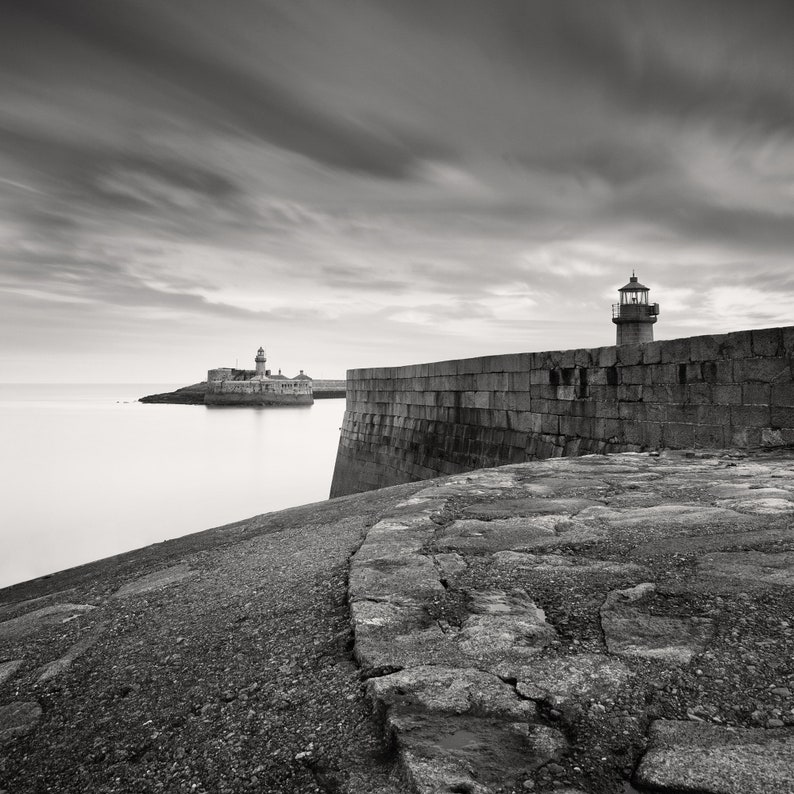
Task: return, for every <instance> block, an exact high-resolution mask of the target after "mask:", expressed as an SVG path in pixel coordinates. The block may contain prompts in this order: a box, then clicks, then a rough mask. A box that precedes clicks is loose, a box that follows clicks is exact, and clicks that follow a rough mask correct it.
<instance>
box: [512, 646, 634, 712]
mask: <svg viewBox="0 0 794 794" xmlns="http://www.w3.org/2000/svg"><path fill="white" fill-rule="evenodd" d="M633 676H634V673H633V672H632V671H631V670H629V668H628V667H626V665H625V664H623V662H621V661H620V660H619V659H611V658H609V657H608V656H602V655H600V654H589V653H582V654H577V655H570V656H563V657H554V658H549V659H538V660H537V661H535V662H530V663H529V664H526V665H523V666H522V667H521V668H520V669H519V670H518V672H517V674H516V679H517V683H516V690H517V691H518V693H519V694H520V695H523V696H524V697H527V698H531V699H532V700H543V701H546V702H547V703H549V704H550V705H552V706H561V705H564V704H566V703H568V702H570V701H573V700H577V699H584V700H586V699H592V700H601V699H602V698H606V697H611V696H613V695H614V694H615V692H617V691H618V690H620V688H621V687H623V686H624V685H625V684H626V682H627V681H629V679H631V678H632V677H633Z"/></svg>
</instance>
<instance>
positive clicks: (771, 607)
mask: <svg viewBox="0 0 794 794" xmlns="http://www.w3.org/2000/svg"><path fill="white" fill-rule="evenodd" d="M793 651H794V454H791V453H789V452H777V453H773V452H770V453H764V454H756V455H752V454H744V453H738V452H731V451H726V452H713V453H697V454H696V455H695V454H693V453H688V454H687V453H665V452H663V453H661V454H656V453H650V454H645V453H643V454H639V453H629V454H621V455H610V456H586V457H581V458H565V459H555V460H546V461H538V462H534V463H523V464H516V465H509V466H504V467H500V468H497V469H483V470H478V471H474V472H470V473H467V474H461V475H455V476H452V477H446V478H439V479H436V480H432V481H426V482H420V483H413V484H409V485H401V486H395V487H392V488H386V489H382V490H380V491H373V492H369V493H366V494H360V495H355V496H347V497H342V498H339V499H334V500H330V501H328V502H322V503H317V504H314V505H307V506H304V507H299V508H293V509H291V510H285V511H281V512H278V513H271V514H268V515H263V516H257V517H255V518H251V519H248V520H246V521H241V522H239V523H236V524H232V525H229V526H226V527H220V528H217V529H213V530H209V531H206V532H203V533H198V534H195V535H190V536H187V537H184V538H180V539H177V540H173V541H169V542H166V543H163V544H159V545H156V546H152V547H148V548H146V549H142V550H139V551H136V552H131V553H129V554H125V555H120V556H118V557H114V558H111V559H108V560H102V561H99V562H96V563H92V564H90V565H86V566H82V567H80V568H76V569H72V570H69V571H64V572H61V573H59V574H55V575H53V576H51V577H46V578H43V579H38V580H34V581H32V582H27V583H24V584H20V585H16V586H14V587H12V588H7V589H6V590H4V591H0V745H1V746H2V754H1V755H0V789H4V790H5V791H7V792H9V794H10V793H11V792H13V794H25V793H26V792H38V791H47V790H52V791H60V792H72V791H74V792H77V791H80V792H84V791H91V792H127V791H136V792H156V791H166V792H183V791H184V792H207V793H208V794H209V792H238V791H260V792H349V793H350V794H364V793H365V792H387V793H388V794H405V793H407V792H428V793H429V792H450V793H451V792H468V793H469V794H490V792H494V793H496V792H504V793H505V794H506V793H507V792H514V793H515V792H526V791H534V792H558V794H560V793H562V794H618V793H619V792H620V793H621V794H625V793H626V792H668V794H681V793H682V792H690V793H692V794H694V793H697V794H769V793H770V792H776V793H777V792H780V793H781V794H791V793H792V792H794V694H793V693H794V661H793V659H794V653H792V652H793Z"/></svg>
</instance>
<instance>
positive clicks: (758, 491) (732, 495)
mask: <svg viewBox="0 0 794 794" xmlns="http://www.w3.org/2000/svg"><path fill="white" fill-rule="evenodd" d="M709 493H710V494H711V495H712V496H713V497H714V498H715V499H747V498H750V497H752V498H753V499H755V498H764V499H765V498H769V497H771V498H777V499H792V498H794V493H792V492H791V491H790V490H788V489H785V488H770V487H762V488H758V487H757V486H755V485H752V484H751V483H722V484H720V485H715V486H713V487H712V488H711V489H710V490H709Z"/></svg>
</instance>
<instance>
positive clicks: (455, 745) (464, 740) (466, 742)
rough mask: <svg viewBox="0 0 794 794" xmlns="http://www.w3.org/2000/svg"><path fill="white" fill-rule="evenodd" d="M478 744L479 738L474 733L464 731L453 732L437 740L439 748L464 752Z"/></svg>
mask: <svg viewBox="0 0 794 794" xmlns="http://www.w3.org/2000/svg"><path fill="white" fill-rule="evenodd" d="M479 743H480V737H479V736H478V735H477V734H476V733H472V732H471V731H467V730H464V729H461V730H459V731H455V733H448V734H446V735H445V736H442V737H441V738H440V739H439V740H438V744H439V746H440V747H443V748H444V749H445V750H465V749H466V748H468V747H471V746H472V745H475V744H479Z"/></svg>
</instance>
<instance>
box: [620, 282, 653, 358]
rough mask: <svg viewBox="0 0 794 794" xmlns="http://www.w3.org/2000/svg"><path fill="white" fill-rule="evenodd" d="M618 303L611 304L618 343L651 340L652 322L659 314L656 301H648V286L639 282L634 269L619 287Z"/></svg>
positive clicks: (625, 343) (624, 343)
mask: <svg viewBox="0 0 794 794" xmlns="http://www.w3.org/2000/svg"><path fill="white" fill-rule="evenodd" d="M618 292H619V293H620V303H613V304H612V322H613V323H615V325H617V327H618V338H617V343H616V344H618V345H628V344H632V343H635V342H653V324H654V323H655V322H656V316H657V315H658V314H659V304H658V303H648V293H649V292H650V290H649V289H648V287H646V286H644V285H643V284H640V282H639V281H637V277H636V276H635V275H634V271H632V273H631V278H630V279H629V283H628V284H626V286H625V287H621V288H620V289H619V290H618Z"/></svg>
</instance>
